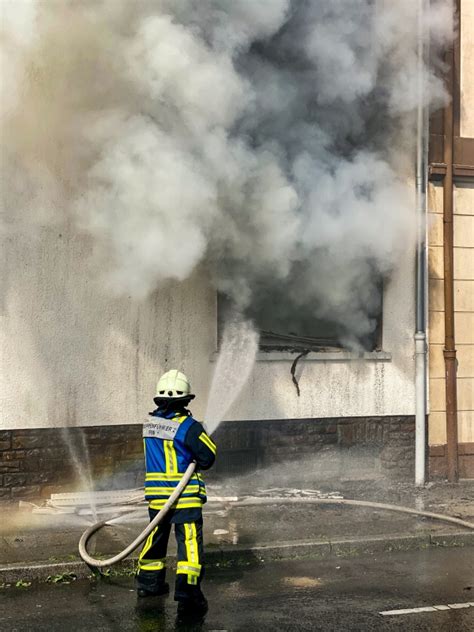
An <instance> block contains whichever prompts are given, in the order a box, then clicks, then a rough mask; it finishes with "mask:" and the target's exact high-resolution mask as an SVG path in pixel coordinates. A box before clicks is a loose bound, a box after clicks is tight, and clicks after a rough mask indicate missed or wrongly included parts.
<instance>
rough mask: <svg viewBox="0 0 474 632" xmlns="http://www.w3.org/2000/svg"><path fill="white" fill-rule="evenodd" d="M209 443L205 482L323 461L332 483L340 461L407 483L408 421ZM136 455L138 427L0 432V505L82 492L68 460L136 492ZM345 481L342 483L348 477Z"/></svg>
mask: <svg viewBox="0 0 474 632" xmlns="http://www.w3.org/2000/svg"><path fill="white" fill-rule="evenodd" d="M214 438H215V440H216V443H217V444H218V448H219V458H218V461H217V464H216V467H215V468H214V470H213V473H212V478H215V477H216V478H219V477H223V476H227V475H235V474H242V473H245V472H250V471H252V470H254V469H255V468H264V467H267V466H271V465H274V464H278V463H284V462H285V461H291V462H292V463H293V464H297V463H298V462H299V461H301V462H304V461H306V463H308V459H313V457H314V461H315V462H321V463H322V462H323V457H324V459H325V460H324V463H325V464H327V467H326V465H325V466H324V467H325V470H324V471H325V473H326V474H327V476H329V477H330V476H333V477H334V479H335V480H337V478H338V476H339V473H338V471H337V470H336V469H334V468H333V469H331V465H334V464H335V463H336V462H339V461H341V459H342V460H344V459H347V457H349V458H350V459H351V463H352V464H354V463H355V464H357V468H358V471H359V474H360V469H361V468H362V469H363V470H364V471H363V476H364V477H365V478H379V477H381V476H390V477H396V478H401V479H406V480H411V479H412V478H413V472H414V419H413V417H370V418H366V417H356V418H334V419H299V420H284V421H277V420H272V421H239V422H224V423H223V424H221V426H220V427H219V428H218V430H217V432H216V433H215V436H214ZM68 444H70V447H68ZM85 447H87V450H86V449H85ZM142 450H143V448H142V438H141V425H139V424H137V425H121V426H91V427H83V428H69V429H31V430H3V431H1V432H0V502H1V501H3V502H17V501H18V500H32V501H36V500H39V499H41V498H46V497H49V496H50V494H51V493H54V492H60V491H69V490H72V489H74V488H75V487H76V488H77V487H83V485H82V484H81V481H80V480H79V477H78V474H77V470H76V468H75V467H74V460H75V459H76V460H77V461H78V462H79V463H82V462H86V461H87V458H89V459H90V464H91V472H92V478H93V481H94V487H95V488H96V489H113V488H115V489H120V488H122V489H123V488H132V487H140V486H142V485H143V452H142ZM87 452H88V454H89V457H87ZM338 460H339V461H338ZM351 467H352V466H351ZM345 475H347V476H350V475H351V471H349V472H345ZM357 475H358V474H357V473H354V476H357Z"/></svg>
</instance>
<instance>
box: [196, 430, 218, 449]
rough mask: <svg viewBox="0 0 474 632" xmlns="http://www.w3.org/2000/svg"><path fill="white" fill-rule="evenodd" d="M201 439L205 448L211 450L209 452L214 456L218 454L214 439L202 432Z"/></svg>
mask: <svg viewBox="0 0 474 632" xmlns="http://www.w3.org/2000/svg"><path fill="white" fill-rule="evenodd" d="M199 439H200V441H202V442H203V443H204V445H205V446H207V447H208V448H209V450H210V451H211V452H212V453H213V454H216V452H217V447H216V444H215V443H214V442H213V441H212V439H210V438H209V437H208V436H207V434H206V433H205V432H201V434H200V435H199Z"/></svg>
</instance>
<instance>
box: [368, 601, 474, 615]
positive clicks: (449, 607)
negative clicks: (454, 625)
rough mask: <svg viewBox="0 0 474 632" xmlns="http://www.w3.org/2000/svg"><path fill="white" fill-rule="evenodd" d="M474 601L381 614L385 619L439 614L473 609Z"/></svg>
mask: <svg viewBox="0 0 474 632" xmlns="http://www.w3.org/2000/svg"><path fill="white" fill-rule="evenodd" d="M473 607H474V601H468V602H466V603H448V604H446V605H445V606H423V607H421V608H403V609H401V610H383V611H382V612H379V614H381V615H383V616H384V617H392V616H394V615H399V614H416V613H418V612H437V611H439V610H459V609H460V608H473Z"/></svg>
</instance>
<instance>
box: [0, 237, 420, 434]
mask: <svg viewBox="0 0 474 632" xmlns="http://www.w3.org/2000/svg"><path fill="white" fill-rule="evenodd" d="M91 248H92V245H91V243H90V241H89V240H88V238H87V237H85V236H83V235H80V234H78V233H77V232H75V231H74V229H72V228H68V227H65V226H50V227H48V228H44V229H42V230H41V232H40V234H38V233H37V234H36V237H34V238H32V237H31V236H28V235H20V234H18V233H15V234H10V235H9V234H8V233H6V234H4V244H3V245H2V252H3V264H2V273H1V274H2V277H3V289H2V309H1V312H0V318H1V321H0V336H1V377H0V427H1V428H4V429H7V428H37V427H52V426H61V425H70V426H82V425H98V424H123V423H134V422H141V421H143V418H144V416H146V414H147V413H148V411H149V410H151V407H152V405H153V404H152V397H153V394H154V384H155V380H156V378H157V376H158V375H159V374H160V372H161V371H163V370H164V369H166V368H171V367H174V366H177V367H180V368H182V369H183V370H184V371H185V372H186V373H188V374H189V377H190V379H191V380H192V383H193V388H194V390H195V392H196V394H197V396H198V397H197V400H196V402H195V404H194V406H193V411H194V413H195V415H196V416H199V417H200V418H202V416H203V414H204V411H205V403H206V396H207V392H208V388H209V381H210V376H211V374H212V370H213V368H214V366H215V351H216V301H215V294H214V292H213V290H212V288H211V287H210V286H209V284H208V283H207V281H206V276H205V274H204V273H203V272H200V273H199V274H196V275H195V277H194V278H192V279H190V280H189V281H187V282H185V283H183V284H181V285H173V286H169V287H167V288H164V289H161V290H160V291H158V292H157V293H156V294H155V295H154V296H152V297H150V298H149V299H147V300H145V301H141V302H137V301H134V300H132V299H130V298H128V297H123V298H116V297H113V296H111V295H110V294H108V293H107V291H105V290H104V288H103V287H100V286H99V285H97V284H96V282H95V281H94V279H93V278H92V277H91V276H90V273H89V272H88V271H87V261H88V260H89V258H90V251H91ZM413 284H414V255H413V252H406V254H405V256H404V257H403V260H402V261H401V262H400V266H399V268H398V269H397V271H396V273H395V274H394V275H393V278H392V279H391V281H390V283H389V284H388V286H387V288H386V291H385V296H384V321H383V349H384V351H385V352H388V353H389V354H391V358H390V359H386V357H385V359H380V358H379V359H374V358H375V356H373V357H372V358H371V359H365V360H354V359H353V358H347V354H336V357H338V358H339V357H341V358H343V357H346V359H341V360H338V361H334V360H331V361H322V360H321V358H325V357H328V356H327V355H324V354H314V355H313V356H312V359H309V360H303V361H301V363H300V365H299V369H298V373H299V374H300V385H301V397H300V398H298V397H297V396H296V392H295V388H294V385H293V384H292V382H291V377H290V366H291V359H292V358H291V359H290V358H289V357H288V358H286V359H283V360H276V359H275V358H281V357H282V356H281V354H279V355H278V354H277V355H270V356H268V355H264V354H262V356H261V357H265V358H269V357H270V358H272V360H271V361H270V360H268V359H266V360H262V359H261V357H260V359H259V361H258V362H257V363H256V365H255V369H254V372H253V375H252V377H251V379H250V381H249V383H248V385H247V386H246V388H245V389H244V391H243V392H242V393H241V395H240V397H239V399H238V402H237V403H236V405H235V406H234V408H233V410H231V412H230V414H229V415H228V416H227V417H228V418H229V419H256V420H258V419H281V418H304V417H332V416H365V415H408V414H413V412H414V389H413V372H414V366H413V331H414V296H415V290H414V285H413ZM332 357H334V354H332ZM382 357H384V356H382Z"/></svg>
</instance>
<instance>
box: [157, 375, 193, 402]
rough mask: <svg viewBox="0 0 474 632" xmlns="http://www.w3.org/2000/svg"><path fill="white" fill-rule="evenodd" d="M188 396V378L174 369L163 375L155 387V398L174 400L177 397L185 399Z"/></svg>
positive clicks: (189, 386) (189, 387) (189, 391)
mask: <svg viewBox="0 0 474 632" xmlns="http://www.w3.org/2000/svg"><path fill="white" fill-rule="evenodd" d="M190 394H191V384H190V383H189V381H188V378H187V377H186V376H185V375H184V373H181V371H177V370H176V369H172V370H171V371H167V372H166V373H164V374H163V375H162V376H161V377H160V379H159V380H158V384H157V385H156V397H157V398H159V397H166V398H169V399H174V398H177V397H185V396H186V395H190Z"/></svg>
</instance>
